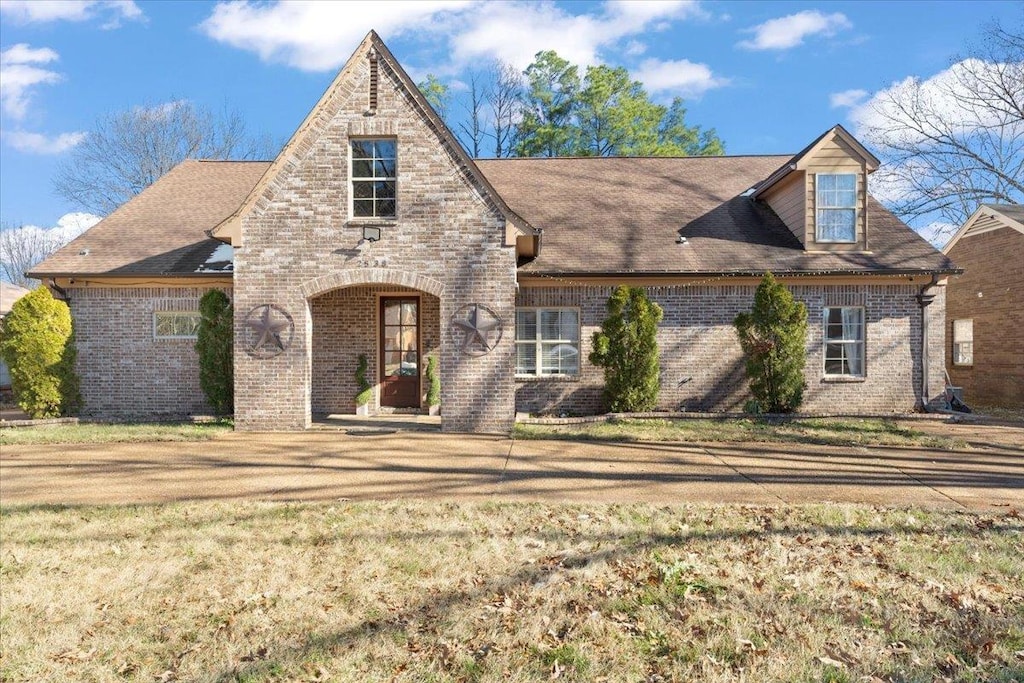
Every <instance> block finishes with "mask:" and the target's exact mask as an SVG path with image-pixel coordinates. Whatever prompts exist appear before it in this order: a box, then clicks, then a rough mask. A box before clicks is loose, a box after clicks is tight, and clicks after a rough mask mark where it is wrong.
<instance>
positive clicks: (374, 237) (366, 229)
mask: <svg viewBox="0 0 1024 683" xmlns="http://www.w3.org/2000/svg"><path fill="white" fill-rule="evenodd" d="M379 240H380V227H378V226H373V225H364V226H363V241H365V242H377V241H379Z"/></svg>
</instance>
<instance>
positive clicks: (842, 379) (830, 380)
mask: <svg viewBox="0 0 1024 683" xmlns="http://www.w3.org/2000/svg"><path fill="white" fill-rule="evenodd" d="M867 379H868V378H867V377H865V376H864V375H824V376H823V377H822V378H821V381H822V382H824V383H826V384H857V383H859V382H866V381H867Z"/></svg>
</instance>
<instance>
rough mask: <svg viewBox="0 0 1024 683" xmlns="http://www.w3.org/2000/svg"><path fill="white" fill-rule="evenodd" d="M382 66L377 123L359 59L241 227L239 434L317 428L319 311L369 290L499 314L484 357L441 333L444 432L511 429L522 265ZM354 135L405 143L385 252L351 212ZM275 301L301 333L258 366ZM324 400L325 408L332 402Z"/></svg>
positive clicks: (442, 309)
mask: <svg viewBox="0 0 1024 683" xmlns="http://www.w3.org/2000/svg"><path fill="white" fill-rule="evenodd" d="M379 69H380V76H379V91H378V97H377V109H376V111H375V112H374V113H373V115H368V113H367V110H368V92H369V78H370V69H369V63H368V60H366V59H356V60H355V61H354V62H353V63H352V67H351V69H350V70H348V71H346V73H345V75H344V76H343V77H342V79H341V80H340V81H339V83H338V85H337V88H336V89H335V90H334V91H333V93H332V94H331V96H330V97H329V98H328V99H327V101H326V103H325V105H324V106H323V107H322V108H321V109H320V110H319V113H318V114H317V115H316V117H315V119H314V120H313V121H312V122H311V124H310V128H309V131H308V133H307V134H305V135H304V137H302V138H301V139H300V141H299V142H298V143H297V144H295V145H294V146H293V147H292V148H290V149H288V150H286V152H285V155H286V156H285V157H284V158H283V161H282V163H281V171H280V173H278V174H277V175H275V176H274V177H272V178H271V180H270V182H269V184H268V185H267V186H266V188H265V189H264V191H263V193H262V195H261V196H260V197H259V198H258V200H257V202H256V204H255V205H254V207H253V210H252V211H251V212H249V213H248V215H246V216H244V217H243V219H242V227H241V235H242V244H241V246H240V247H239V248H238V249H236V253H235V297H236V311H237V312H238V313H237V315H236V316H235V333H236V334H235V339H236V347H235V425H236V428H239V429H242V430H278V429H302V428H304V427H306V426H308V424H309V422H310V417H311V413H312V409H313V406H312V396H313V390H312V384H313V382H312V373H313V371H314V363H313V357H314V354H313V349H314V347H315V344H316V340H315V338H314V336H315V332H314V329H313V328H314V314H313V313H311V305H310V301H315V298H316V297H318V296H320V295H321V294H324V293H326V292H328V291H330V290H332V289H339V288H341V287H345V286H354V285H363V284H394V285H403V286H411V287H413V288H415V289H419V290H420V291H426V292H429V293H432V294H434V295H435V296H438V298H439V317H440V320H443V321H448V320H450V318H451V317H452V316H453V315H454V314H455V313H456V312H457V311H458V310H459V309H460V308H461V307H462V306H465V305H467V304H471V303H479V304H484V305H486V306H488V307H489V308H490V309H492V310H493V311H494V312H495V313H496V314H497V316H498V317H499V318H500V319H501V320H502V321H504V325H505V330H506V331H505V334H504V335H503V337H502V339H501V341H500V343H498V344H497V346H496V347H495V348H494V349H493V350H491V351H490V352H489V353H487V354H485V355H482V356H479V357H473V356H468V355H465V354H463V353H461V349H460V348H459V347H458V345H457V344H456V343H455V341H454V336H453V334H452V332H451V330H450V329H449V326H448V325H447V323H446V324H445V325H443V327H442V329H441V334H440V357H441V358H440V365H441V402H442V415H443V428H444V429H445V430H451V431H507V430H508V429H510V428H511V426H512V423H513V420H514V416H515V397H514V383H513V375H514V365H513V352H514V340H513V334H512V325H513V324H514V320H515V287H516V256H515V249H514V247H512V246H506V244H505V219H504V217H503V216H502V214H501V213H500V212H499V210H498V209H497V208H496V207H495V206H493V204H491V203H490V201H489V200H487V199H485V195H484V193H483V190H482V189H481V188H479V187H477V186H476V184H475V183H474V182H473V181H472V180H471V179H470V176H469V175H468V173H467V172H466V170H465V169H463V168H461V167H460V164H459V162H458V159H457V157H456V156H455V155H454V152H453V150H452V149H450V148H448V147H446V146H445V145H444V144H442V142H441V140H440V138H439V137H438V135H437V132H436V131H435V130H434V129H433V128H432V124H430V123H429V121H428V120H427V119H426V118H425V117H424V116H423V115H422V114H420V113H419V112H418V111H417V110H416V109H415V108H414V106H413V103H412V101H411V98H410V96H409V94H408V93H407V92H406V91H405V90H404V88H403V86H402V85H401V82H400V80H399V79H398V77H397V75H396V74H394V73H392V72H391V70H390V69H389V67H388V64H387V62H386V61H385V60H381V61H380V62H379ZM355 137H370V138H373V137H393V138H395V139H396V140H397V149H398V152H397V155H398V160H397V168H398V176H397V177H398V180H397V207H398V209H397V212H398V215H397V219H396V220H395V221H393V222H389V223H386V224H385V225H383V228H382V233H383V234H382V237H381V239H380V241H378V242H373V243H368V242H364V241H362V227H363V224H362V223H360V222H358V221H355V220H352V219H351V217H350V215H349V181H348V175H349V161H348V159H349V147H350V140H351V139H352V138H355ZM269 303H272V304H276V305H278V306H280V307H282V308H283V309H284V310H286V311H288V313H289V314H290V315H291V316H292V318H293V320H294V323H295V333H294V338H293V341H292V344H291V346H290V347H289V348H288V349H287V350H286V351H285V352H284V353H281V354H280V355H278V356H276V357H274V358H270V359H258V358H254V357H253V356H252V355H250V354H249V353H248V352H247V344H248V341H247V340H248V339H249V336H250V334H251V332H250V330H249V329H248V328H247V326H246V325H245V317H246V314H247V312H248V311H250V310H252V309H253V308H254V307H256V306H259V305H262V304H269ZM312 308H313V310H316V305H315V304H314V305H313V307H312ZM317 400H326V398H324V397H323V394H322V392H321V398H318V399H317ZM324 405H326V404H324Z"/></svg>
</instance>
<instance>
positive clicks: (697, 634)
mask: <svg viewBox="0 0 1024 683" xmlns="http://www.w3.org/2000/svg"><path fill="white" fill-rule="evenodd" d="M1002 512H1003V513H1005V514H1001V515H999V516H994V517H993V516H978V515H972V514H967V513H957V512H941V511H920V510H913V509H911V510H886V509H876V508H871V507H852V506H814V507H792V508H769V507H750V506H731V507H725V506H722V507H716V506H689V505H680V506H676V507H654V506H649V505H639V504H638V505H586V506H581V505H540V504H499V503H492V504H453V503H448V504H445V503H428V502H388V503H366V504H352V503H348V502H346V501H337V502H335V503H334V504H310V505H295V504H280V503H278V504H272V503H233V504H214V503H201V504H180V505H168V506H153V507H104V508H67V509H60V508H19V507H8V508H5V509H4V511H3V515H2V519H0V534H2V539H3V545H2V550H0V604H2V610H0V634H2V638H0V647H2V650H0V680H2V681H5V682H11V683H14V682H15V681H43V680H49V681H65V680H66V681H147V682H151V681H175V680H181V681H250V682H251V681H278V680H280V681H415V682H420V681H538V680H552V679H554V680H560V681H652V682H653V681H689V680H696V681H851V682H852V681H907V682H913V681H921V682H927V683H932V682H933V681H935V680H940V681H941V680H950V681H1004V682H1005V681H1011V680H1018V681H1019V680H1024V520H1022V518H1021V517H1020V515H1019V514H1018V513H1017V512H1016V511H1015V510H1007V509H1005V508H1004V509H1002Z"/></svg>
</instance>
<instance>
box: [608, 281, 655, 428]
mask: <svg viewBox="0 0 1024 683" xmlns="http://www.w3.org/2000/svg"><path fill="white" fill-rule="evenodd" d="M662 315H663V312H662V310H661V306H659V305H658V304H656V303H654V302H652V301H651V300H650V299H648V298H647V293H646V292H645V291H644V290H643V289H642V288H640V287H626V286H621V287H619V288H617V289H616V290H615V292H614V293H613V294H612V295H611V297H610V298H609V299H608V317H607V318H605V320H604V322H603V323H601V331H600V332H595V333H594V351H593V353H591V354H590V362H591V363H593V364H594V365H597V366H599V367H602V368H604V399H605V403H606V405H607V406H608V408H609V410H611V411H612V412H615V413H635V412H642V411H646V410H653V409H654V407H655V406H657V405H658V391H659V390H660V389H661V382H660V380H659V373H660V367H659V362H658V339H657V335H658V323H659V322H661V318H662Z"/></svg>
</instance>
